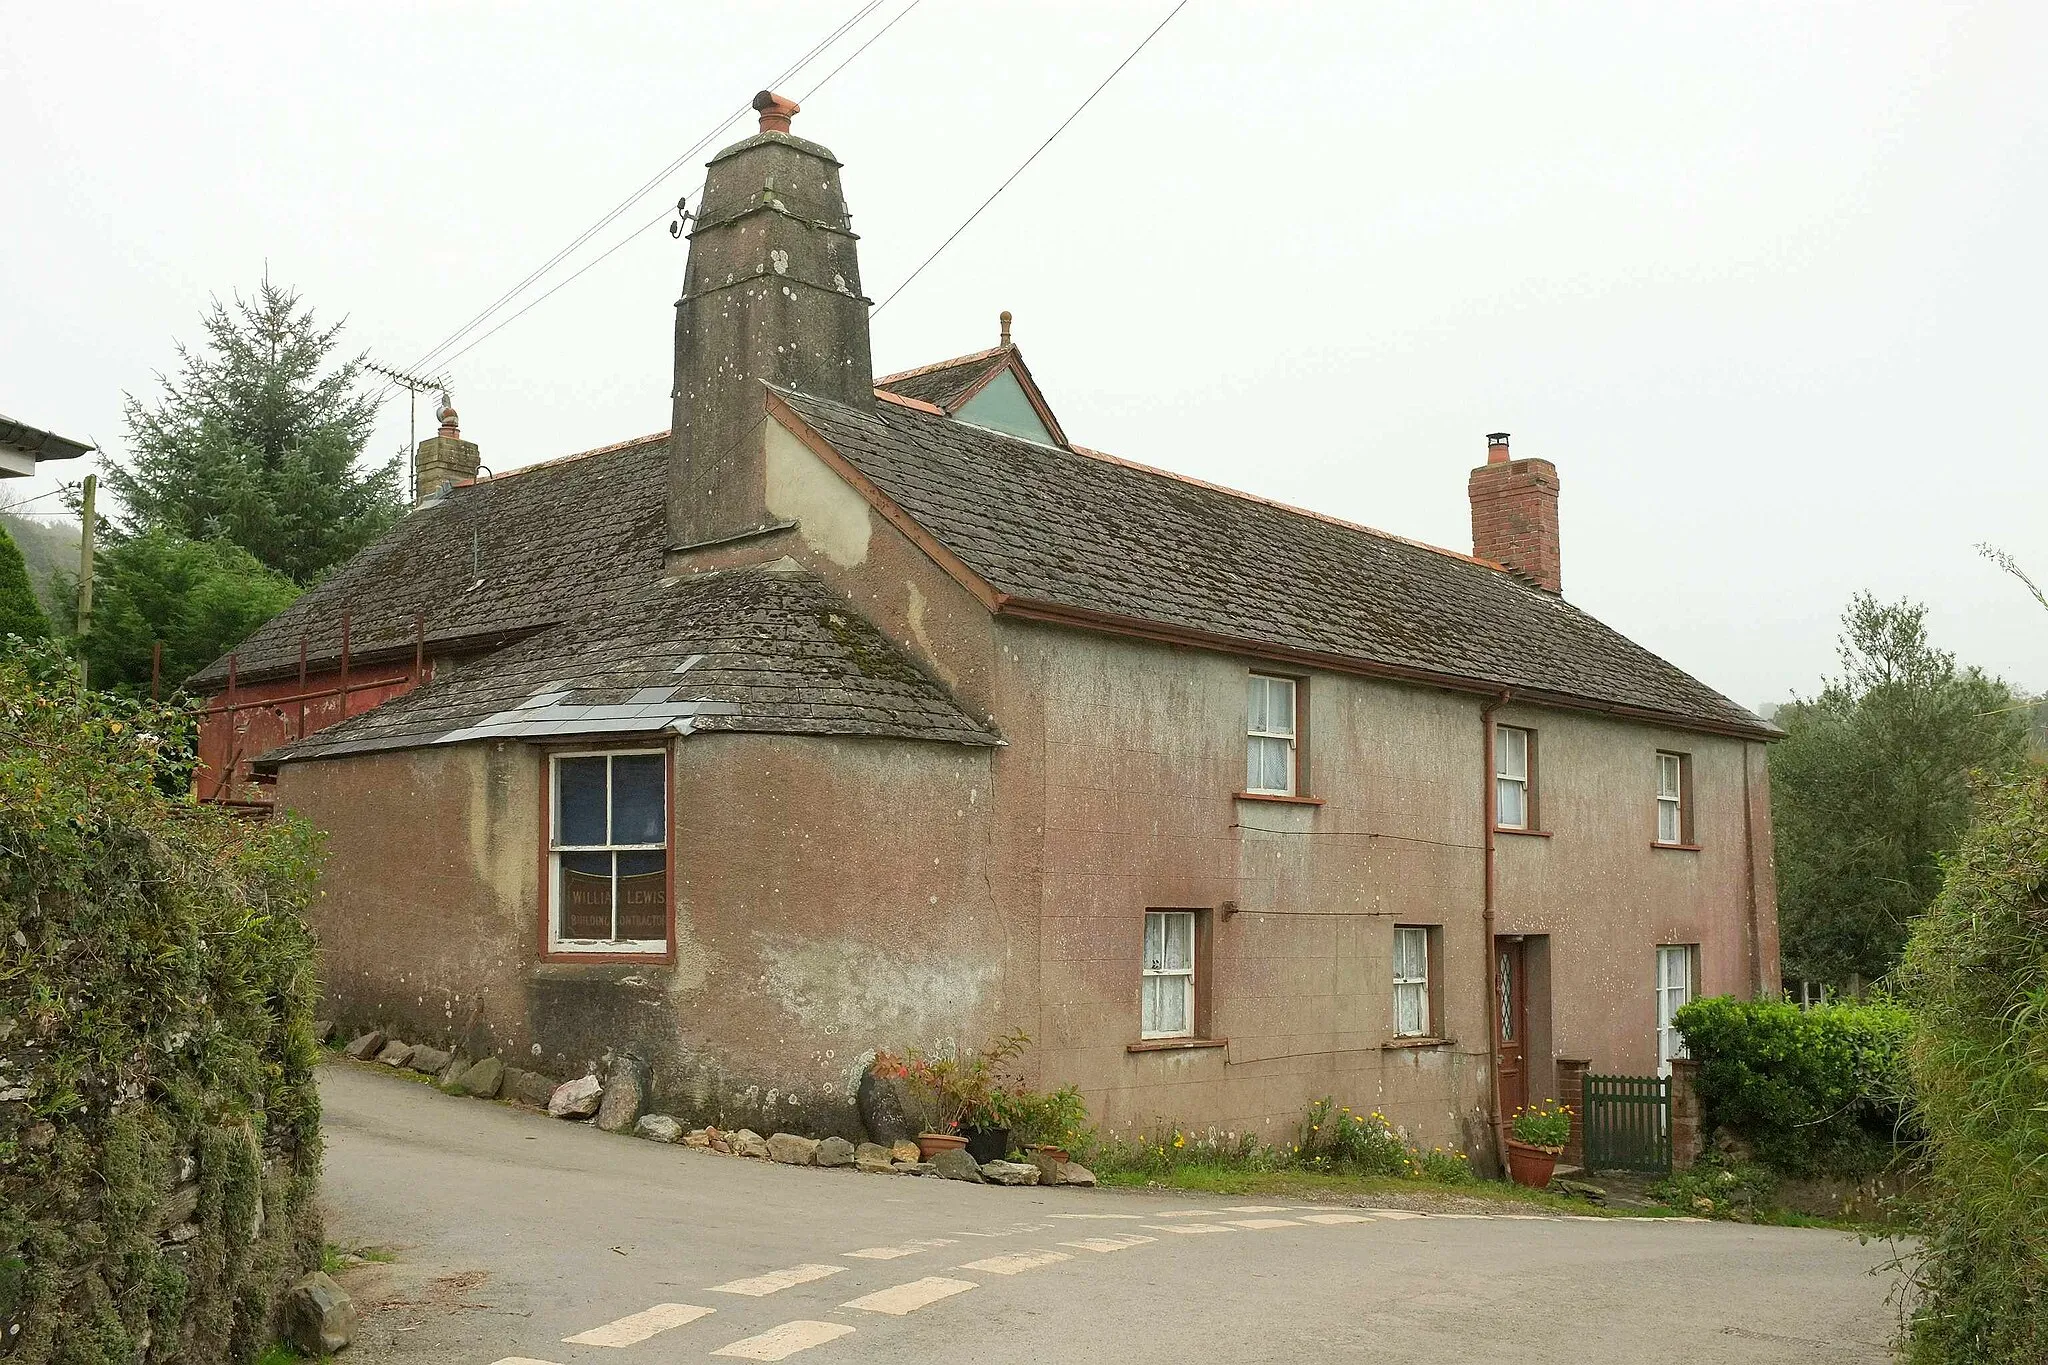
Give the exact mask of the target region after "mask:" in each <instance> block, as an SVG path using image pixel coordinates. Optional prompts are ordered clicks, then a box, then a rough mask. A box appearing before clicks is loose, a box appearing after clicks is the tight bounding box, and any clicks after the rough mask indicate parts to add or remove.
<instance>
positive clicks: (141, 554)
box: [85, 530, 299, 695]
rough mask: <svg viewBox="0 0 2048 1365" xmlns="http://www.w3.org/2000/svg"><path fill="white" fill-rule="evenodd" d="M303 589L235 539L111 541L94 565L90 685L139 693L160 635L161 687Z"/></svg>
mask: <svg viewBox="0 0 2048 1365" xmlns="http://www.w3.org/2000/svg"><path fill="white" fill-rule="evenodd" d="M298 595H299V587H298V585H297V584H295V583H293V582H292V581H291V580H290V579H288V578H286V577H284V576H283V575H281V574H275V573H272V572H271V571H270V570H268V569H266V568H264V567H263V565H261V564H259V563H258V562H257V561H256V557H255V556H254V555H252V554H250V553H249V552H248V551H247V550H244V549H243V548H242V547H241V546H239V545H233V544H230V543H229V542H227V541H225V540H187V539H185V537H183V536H180V535H176V534H174V533H172V532H170V531H163V530H154V531H146V532H144V533H143V534H141V535H138V536H130V537H128V538H126V539H124V540H119V541H116V542H115V543H114V544H112V545H110V546H109V547H108V548H107V551H106V553H105V554H103V555H101V556H100V557H99V560H98V562H97V564H96V565H95V566H94V571H93V612H92V630H91V631H90V632H89V633H88V635H87V636H86V641H85V657H86V662H87V664H88V665H89V666H90V672H91V676H92V681H93V686H95V687H102V688H108V689H112V690H114V691H120V692H126V693H129V694H131V695H145V694H147V693H148V691H149V675H150V653H151V648H152V646H153V645H154V644H155V643H156V642H157V641H159V640H161V641H163V646H164V661H163V682H164V687H165V689H166V690H168V689H170V688H173V687H175V686H177V684H179V683H180V682H182V681H184V679H186V678H187V677H190V676H191V675H192V674H193V673H196V672H198V671H199V670H200V669H201V668H204V667H205V666H206V665H207V664H210V663H212V662H213V661H214V660H215V659H217V658H219V657H220V656H221V655H223V654H225V653H227V652H228V651H229V650H230V649H233V648H234V647H235V646H236V645H237V644H239V643H241V641H242V640H243V639H245V638H246V637H247V636H248V635H249V632H251V631H253V630H255V629H256V627H258V626H260V625H262V624H263V623H264V622H265V621H268V620H269V619H270V618H271V617H273V616H275V615H277V614H278V613H279V612H281V611H283V610H284V609H285V608H286V607H288V606H290V605H291V602H292V599H293V598H295V597H297V596H298Z"/></svg>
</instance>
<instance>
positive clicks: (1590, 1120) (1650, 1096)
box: [1585, 1075, 1671, 1175]
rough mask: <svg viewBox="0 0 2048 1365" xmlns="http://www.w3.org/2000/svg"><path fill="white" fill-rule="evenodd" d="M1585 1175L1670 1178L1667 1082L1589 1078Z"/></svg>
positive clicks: (1662, 1078)
mask: <svg viewBox="0 0 2048 1365" xmlns="http://www.w3.org/2000/svg"><path fill="white" fill-rule="evenodd" d="M1585 1103H1586V1115H1585V1135H1586V1169H1587V1170H1589V1171H1646V1172H1649V1173H1651V1174H1653V1175H1669V1174H1670V1173H1671V1079H1670V1077H1668V1076H1591V1075H1589V1076H1587V1077H1586V1089H1585Z"/></svg>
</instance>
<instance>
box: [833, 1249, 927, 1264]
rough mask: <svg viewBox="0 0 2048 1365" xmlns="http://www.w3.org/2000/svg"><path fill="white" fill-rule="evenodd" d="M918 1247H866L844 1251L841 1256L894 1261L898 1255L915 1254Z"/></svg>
mask: <svg viewBox="0 0 2048 1365" xmlns="http://www.w3.org/2000/svg"><path fill="white" fill-rule="evenodd" d="M918 1250H919V1249H918V1248H917V1247H865V1248H863V1249H861V1250H859V1251H842V1252H840V1253H839V1254H840V1255H841V1256H857V1257H859V1258H860V1259H861V1260H863V1261H893V1260H895V1259H896V1258H897V1257H898V1256H915V1255H917V1253H918Z"/></svg>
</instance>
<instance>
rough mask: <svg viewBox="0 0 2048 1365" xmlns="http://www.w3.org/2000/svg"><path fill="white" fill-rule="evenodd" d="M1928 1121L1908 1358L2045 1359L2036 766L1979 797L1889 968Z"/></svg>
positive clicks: (2045, 1112)
mask: <svg viewBox="0 0 2048 1365" xmlns="http://www.w3.org/2000/svg"><path fill="white" fill-rule="evenodd" d="M1898 986H1899V991H1900V998H1901V999H1902V1000H1903V1001H1904V1002H1905V1003H1906V1005H1907V1007H1908V1008H1909V1009H1910V1010H1911V1012H1912V1034H1911V1038H1910V1041H1909V1042H1908V1044H1907V1048H1906V1058H1907V1065H1908V1067H1909V1068H1910V1070H1911V1073H1912V1078H1913V1086H1914V1097H1915V1103H1916V1106H1917V1110H1918V1113H1919V1116H1920V1120H1921V1122H1922V1123H1923V1124H1924V1125H1925V1127H1926V1131H1927V1150H1928V1156H1929V1174H1928V1179H1927V1181H1926V1184H1925V1186H1924V1188H1923V1190H1922V1199H1923V1220H1924V1224H1925V1255H1924V1256H1923V1257H1921V1258H1920V1259H1919V1261H1918V1262H1917V1265H1916V1269H1915V1279H1916V1281H1917V1284H1918V1288H1919V1290H1920V1295H1921V1297H1920V1302H1919V1305H1918V1308H1917V1310H1916V1311H1915V1312H1914V1314H1913V1317H1912V1321H1911V1327H1910V1335H1911V1341H1910V1355H1911V1358H1912V1359H1914V1360H1916V1361H1928V1362H1934V1361H1940V1362H1945V1363H1946V1362H1980V1361H1981V1362H1986V1363H1987V1365H1988V1362H1993V1361H1998V1362H2003V1361H2019V1360H2028V1361H2032V1360H2040V1359H2043V1358H2044V1355H2048V772H2041V771H2036V772H2034V773H2032V774H2030V775H2028V776H2026V777H2023V778H2018V779H2014V780H2012V781H2009V782H2007V783H2005V784H2004V785H2002V786H2000V787H1998V788H1997V789H1995V790H1993V791H1991V792H1989V793H1987V794H1986V795H1985V798H1984V799H1983V801H1982V802H1981V803H1980V807H1979V811H1978V816H1977V823H1976V824H1975V826H1974V827H1972V829H1971V830H1970V832H1969V833H1968V834H1967V835H1966V836H1965V837H1964V839H1963V842H1962V845H1961V847H1960V848H1958V850H1957V851H1956V853H1955V855H1954V856H1953V857H1951V858H1950V859H1948V861H1947V864H1946V875H1945V878H1944V881H1943V884H1942V890H1941V894H1940V895H1939V896H1938V897H1936V899H1935V902H1934V904H1933V905H1932V906H1931V907H1930V908H1929V909H1928V911H1927V913H1926V914H1925V915H1924V916H1922V917H1921V918H1920V920H1919V921H1918V922H1917V923H1916V924H1915V925H1914V928H1913V933H1912V937H1911V938H1910V939H1909V940H1908V942H1907V945H1906V955H1905V959H1904V961H1903V962H1902V964H1901V965H1900V968H1899V974H1898Z"/></svg>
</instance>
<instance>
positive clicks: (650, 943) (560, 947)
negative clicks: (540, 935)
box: [547, 749, 673, 957]
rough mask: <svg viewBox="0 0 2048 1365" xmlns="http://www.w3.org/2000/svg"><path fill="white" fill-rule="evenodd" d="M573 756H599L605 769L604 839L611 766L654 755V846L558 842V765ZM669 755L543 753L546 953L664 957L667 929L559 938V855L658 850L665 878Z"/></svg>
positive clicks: (615, 875)
mask: <svg viewBox="0 0 2048 1365" xmlns="http://www.w3.org/2000/svg"><path fill="white" fill-rule="evenodd" d="M572 758H602V759H605V760H606V763H605V768H604V804H605V811H604V828H605V836H606V838H607V839H609V838H610V836H611V828H612V811H611V805H612V767H611V762H610V760H612V759H615V758H659V759H660V760H661V832H662V840H661V842H660V843H658V844H614V843H603V844H564V843H563V842H562V763H563V761H564V760H565V759H572ZM668 785H669V783H668V753H667V751H666V750H663V749H576V750H564V751H562V752H559V753H551V754H549V755H548V891H549V901H548V911H547V920H548V951H549V952H550V953H619V954H628V953H630V954H635V955H644V956H650V957H660V956H664V955H666V954H667V953H668V951H669V941H668V937H667V934H668V931H667V930H666V929H665V930H664V931H663V937H661V938H658V939H617V938H614V939H582V938H563V937H562V907H563V905H564V904H565V903H566V902H565V900H564V892H563V889H562V855H563V854H564V853H610V854H614V855H616V854H620V853H656V852H658V853H661V854H663V855H664V858H663V862H664V867H663V876H664V878H667V877H668V875H669V873H670V872H672V871H673V868H671V867H668V866H667V855H668V845H669V841H668V830H669V822H670V820H671V818H672V817H671V813H670V811H669V807H668V797H669V791H668ZM618 917H619V864H618V859H617V857H616V856H615V857H614V858H613V859H612V931H613V932H614V933H616V932H618V927H619V918H618Z"/></svg>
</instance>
